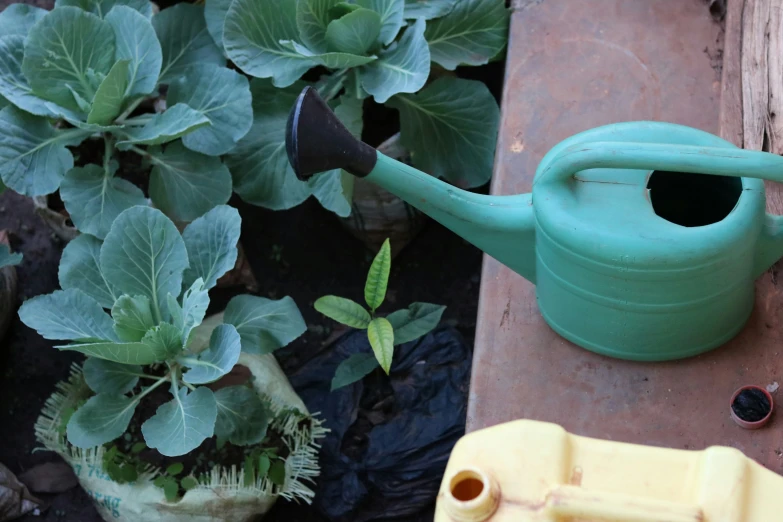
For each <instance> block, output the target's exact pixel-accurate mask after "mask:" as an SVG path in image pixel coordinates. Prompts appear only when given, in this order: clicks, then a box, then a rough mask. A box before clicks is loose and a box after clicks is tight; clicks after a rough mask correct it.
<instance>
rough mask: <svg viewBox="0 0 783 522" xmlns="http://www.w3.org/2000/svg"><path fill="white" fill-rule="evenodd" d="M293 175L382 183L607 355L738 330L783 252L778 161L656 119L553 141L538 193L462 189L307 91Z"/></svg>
mask: <svg viewBox="0 0 783 522" xmlns="http://www.w3.org/2000/svg"><path fill="white" fill-rule="evenodd" d="M286 134H287V135H286V147H287V151H288V158H289V161H290V162H291V165H292V167H293V169H294V171H295V172H296V175H297V176H298V177H299V179H302V180H306V179H308V178H310V177H311V176H313V175H315V174H318V173H320V172H325V171H328V170H332V169H336V168H342V169H345V170H346V171H348V172H350V173H351V174H353V175H354V176H357V177H362V178H364V179H366V180H368V181H371V182H373V183H376V184H378V185H379V186H381V187H383V188H384V189H386V190H388V191H389V192H391V193H393V194H395V195H397V196H398V197H400V198H402V199H403V200H405V201H407V202H408V203H409V204H411V205H413V206H414V207H416V208H418V209H420V210H421V211H423V212H424V213H426V214H428V215H429V216H431V217H432V218H433V219H435V220H437V221H439V222H440V223H442V224H443V225H444V226H446V227H448V228H449V229H451V230H453V231H454V232H455V233H457V234H459V235H460V236H462V237H463V238H465V239H466V240H468V241H470V242H471V243H472V244H474V245H475V246H477V247H478V248H480V249H481V250H483V251H484V252H486V253H487V254H489V255H490V256H492V257H494V258H495V259H497V260H498V261H500V262H501V263H503V264H505V265H506V266H508V267H509V268H511V269H512V270H514V271H515V272H517V273H518V274H520V275H521V276H522V277H524V278H526V279H528V280H529V281H531V282H533V283H535V284H536V297H537V300H538V306H539V309H540V311H541V314H542V315H543V317H544V319H545V320H546V322H547V323H548V324H549V325H550V326H551V328H553V329H554V330H555V331H556V332H557V333H559V334H560V335H561V336H563V337H564V338H566V339H568V340H570V341H571V342H573V343H575V344H577V345H579V346H581V347H583V348H586V349H588V350H592V351H594V352H598V353H601V354H604V355H608V356H611V357H617V358H621V359H631V360H638V361H664V360H672V359H679V358H683V357H689V356H692V355H695V354H698V353H701V352H705V351H707V350H710V349H712V348H715V347H717V346H720V345H721V344H723V343H725V342H726V341H728V340H729V339H731V338H732V337H733V336H734V335H736V334H737V333H738V332H739V331H740V330H741V329H742V327H743V325H744V324H745V322H746V321H747V319H748V317H749V316H750V313H751V311H752V309H753V303H754V280H755V279H756V278H757V277H758V276H759V275H761V274H762V273H763V272H764V271H765V270H766V269H767V268H769V267H770V266H771V265H772V264H773V263H775V262H776V261H777V260H778V259H779V258H780V257H781V256H783V218H782V217H778V216H772V215H769V214H766V213H765V199H764V182H763V181H762V180H763V179H772V180H783V157H779V156H777V155H774V154H769V153H766V152H755V151H748V150H743V149H740V148H737V147H735V146H734V145H732V144H731V143H729V142H727V141H725V140H722V139H720V138H718V137H717V136H714V135H712V134H709V133H706V132H703V131H699V130H696V129H693V128H690V127H685V126H681V125H674V124H668V123H657V122H631V123H618V124H614V125H606V126H603V127H598V128H595V129H592V130H588V131H585V132H582V133H580V134H576V135H574V136H572V137H570V138H568V139H566V140H564V141H563V142H561V143H559V144H558V145H557V146H555V147H554V148H553V149H552V150H550V151H549V152H548V153H547V154H546V156H544V158H543V160H542V161H541V164H540V165H539V167H538V170H537V171H536V175H535V178H534V181H533V191H532V193H530V194H518V195H512V196H484V195H479V194H474V193H471V192H467V191H464V190H460V189H458V188H456V187H454V186H452V185H449V184H447V183H444V182H442V181H440V180H438V179H436V178H435V177H433V176H430V175H428V174H426V173H424V172H421V171H418V170H416V169H414V168H412V167H410V166H408V165H406V164H404V163H400V162H398V161H395V160H393V159H390V158H388V157H387V156H384V155H383V154H381V153H379V152H377V151H376V150H375V149H373V148H372V147H370V146H369V145H367V144H365V143H362V142H361V141H359V140H356V139H355V138H353V137H352V136H351V134H350V133H349V132H348V130H347V129H346V128H345V127H344V126H343V125H342V124H341V123H340V121H339V120H338V119H337V118H336V117H335V115H334V114H333V113H332V111H331V110H330V109H329V107H328V106H327V105H326V103H324V101H323V100H322V99H321V98H320V97H319V95H318V93H317V92H316V91H315V90H314V89H313V88H311V87H307V88H305V89H304V90H303V91H302V93H301V94H300V95H299V98H298V99H297V101H296V104H295V106H294V107H293V109H292V111H291V115H290V117H289V120H288V128H287V133H286Z"/></svg>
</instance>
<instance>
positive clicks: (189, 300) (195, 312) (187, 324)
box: [168, 278, 209, 345]
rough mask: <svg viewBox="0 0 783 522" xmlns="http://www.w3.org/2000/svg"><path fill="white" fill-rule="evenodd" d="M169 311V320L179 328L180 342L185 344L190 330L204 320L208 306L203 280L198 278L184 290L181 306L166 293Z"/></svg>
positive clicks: (207, 296) (207, 295)
mask: <svg viewBox="0 0 783 522" xmlns="http://www.w3.org/2000/svg"><path fill="white" fill-rule="evenodd" d="M168 306H169V313H170V314H171V322H172V323H173V324H174V326H175V327H176V328H177V330H179V332H180V336H181V339H182V344H183V345H185V344H187V342H188V339H189V338H190V332H191V331H192V330H193V328H195V327H196V326H198V325H200V324H201V321H203V320H204V315H205V314H206V313H207V307H208V306H209V293H208V292H207V289H206V288H205V287H204V281H203V280H202V279H201V278H199V279H196V280H195V281H194V282H193V284H192V285H191V286H190V287H189V288H188V289H187V290H186V291H185V294H184V295H183V296H182V306H180V305H179V303H177V299H176V298H175V297H174V296H172V295H171V294H169V295H168Z"/></svg>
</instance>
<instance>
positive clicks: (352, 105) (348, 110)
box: [334, 95, 364, 138]
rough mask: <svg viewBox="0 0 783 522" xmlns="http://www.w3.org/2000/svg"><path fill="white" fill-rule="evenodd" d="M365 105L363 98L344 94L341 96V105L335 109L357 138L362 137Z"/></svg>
mask: <svg viewBox="0 0 783 522" xmlns="http://www.w3.org/2000/svg"><path fill="white" fill-rule="evenodd" d="M363 107H364V103H363V102H362V100H360V99H358V98H356V97H354V96H348V95H343V96H340V105H338V106H337V108H336V109H335V110H334V113H335V115H336V116H337V118H338V119H339V120H340V122H341V123H342V124H343V125H345V127H346V128H347V129H348V130H349V131H350V132H351V134H353V136H354V137H355V138H361V137H362V128H363V120H362V117H363V113H364V111H363Z"/></svg>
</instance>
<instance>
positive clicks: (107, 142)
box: [103, 133, 114, 178]
mask: <svg viewBox="0 0 783 522" xmlns="http://www.w3.org/2000/svg"><path fill="white" fill-rule="evenodd" d="M112 156H114V140H113V139H112V137H111V136H110V135H109V134H108V133H106V134H104V135H103V175H104V177H106V178H110V177H111V172H110V169H109V163H110V162H111V158H112Z"/></svg>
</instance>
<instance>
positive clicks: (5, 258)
mask: <svg viewBox="0 0 783 522" xmlns="http://www.w3.org/2000/svg"><path fill="white" fill-rule="evenodd" d="M22 257H23V256H22V254H19V253H12V252H11V247H9V246H8V245H6V244H3V243H0V268H3V267H6V266H14V265H18V264H19V263H21V262H22Z"/></svg>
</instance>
